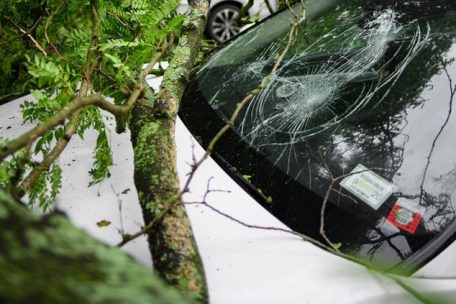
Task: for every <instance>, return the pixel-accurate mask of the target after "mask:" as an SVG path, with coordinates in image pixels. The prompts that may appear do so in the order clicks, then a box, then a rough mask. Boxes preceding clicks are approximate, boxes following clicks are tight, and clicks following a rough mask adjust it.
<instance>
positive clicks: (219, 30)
mask: <svg viewBox="0 0 456 304" xmlns="http://www.w3.org/2000/svg"><path fill="white" fill-rule="evenodd" d="M247 3H248V0H229V1H226V0H212V1H211V4H210V5H211V7H210V12H209V16H208V19H207V25H206V35H207V36H208V37H209V38H210V39H214V40H215V41H217V42H225V41H227V40H229V39H231V38H232V37H234V36H235V35H237V34H238V33H239V31H240V30H241V27H242V25H240V24H239V22H237V20H236V19H237V17H238V14H239V11H240V10H241V8H242V6H243V5H246V4H247ZM187 7H188V2H187V0H183V1H182V4H181V6H180V8H179V11H180V12H184V11H185V10H186V9H187ZM278 7H279V5H278V1H277V0H261V1H259V0H257V1H254V4H253V6H252V7H251V8H250V9H249V10H248V15H247V16H246V17H251V18H255V19H258V20H262V19H264V18H266V17H267V16H269V15H270V14H272V13H274V12H275V11H277V9H278Z"/></svg>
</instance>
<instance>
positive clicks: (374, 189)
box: [340, 164, 394, 210]
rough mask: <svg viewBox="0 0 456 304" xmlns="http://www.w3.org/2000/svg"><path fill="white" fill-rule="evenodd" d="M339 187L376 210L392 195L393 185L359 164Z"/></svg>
mask: <svg viewBox="0 0 456 304" xmlns="http://www.w3.org/2000/svg"><path fill="white" fill-rule="evenodd" d="M340 185H341V186H342V187H343V188H345V189H346V190H347V191H348V192H350V193H352V194H353V195H355V196H356V197H357V198H359V199H360V200H362V201H363V202H365V203H366V204H368V205H369V206H371V207H372V208H374V209H375V210H377V209H378V208H379V207H380V206H381V205H382V204H383V203H384V202H385V201H386V200H387V199H388V197H390V196H391V194H393V188H394V186H393V184H391V183H389V182H388V181H386V180H385V179H384V178H382V177H381V176H379V175H378V174H376V173H374V172H372V171H371V170H369V169H368V168H366V167H365V166H363V165H361V164H359V165H357V166H356V167H355V169H353V171H352V172H350V174H349V175H348V176H347V177H345V178H344V179H343V180H342V182H341V183H340Z"/></svg>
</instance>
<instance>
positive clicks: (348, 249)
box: [181, 1, 456, 268]
mask: <svg viewBox="0 0 456 304" xmlns="http://www.w3.org/2000/svg"><path fill="white" fill-rule="evenodd" d="M326 2H327V1H314V2H313V3H319V5H313V6H312V5H310V7H308V8H307V21H306V22H305V23H304V24H303V25H302V26H301V28H300V31H299V33H298V35H297V38H296V41H295V43H294V45H293V47H292V48H291V49H290V50H289V52H288V53H287V55H286V57H285V60H284V62H283V64H282V65H281V66H280V68H279V69H278V71H277V73H276V74H275V75H274V76H273V78H272V80H271V82H270V83H269V85H268V86H267V88H265V89H263V90H262V91H261V92H260V93H259V94H258V95H257V96H255V98H253V100H251V102H250V103H249V104H248V105H246V107H245V108H244V109H243V111H242V113H241V114H240V115H239V117H238V119H237V121H236V124H235V126H234V127H233V130H232V131H231V132H230V134H228V135H227V136H225V138H223V139H222V140H221V142H220V143H219V145H218V147H217V155H218V157H219V160H220V161H223V162H226V168H228V169H229V170H231V172H233V173H234V174H236V175H237V176H238V177H242V178H241V179H243V182H244V183H245V185H247V186H246V187H250V188H252V189H255V190H256V194H255V195H256V196H257V197H258V198H261V199H259V200H260V201H261V202H262V204H263V205H264V206H265V207H266V208H267V209H268V210H270V211H271V212H272V213H273V214H274V215H275V216H277V217H278V218H279V219H280V220H282V221H283V222H284V223H285V224H287V225H288V226H289V227H291V228H292V229H294V230H296V231H299V232H302V233H305V234H307V235H309V236H311V237H314V238H316V239H318V240H321V241H322V242H325V239H324V238H323V237H322V234H321V233H320V225H321V224H322V223H321V210H322V203H323V202H324V197H327V198H328V200H327V206H326V207H325V210H324V216H323V219H324V221H323V228H324V231H325V235H326V237H327V239H329V240H330V242H331V243H332V245H333V246H335V247H336V248H338V249H339V250H341V251H343V252H345V253H348V254H351V255H354V256H357V257H360V258H362V259H366V260H368V261H371V262H373V263H375V264H377V265H378V266H381V267H385V268H390V267H394V266H396V265H398V264H399V263H401V262H403V261H404V260H407V258H409V257H411V256H413V255H414V254H415V253H417V252H419V251H420V250H423V248H426V246H427V245H429V244H430V242H431V241H432V240H433V239H435V238H436V237H437V236H439V235H440V234H441V233H442V232H443V231H444V230H445V229H446V228H448V227H450V226H451V224H452V222H453V220H454V218H455V209H454V207H455V206H454V203H453V201H454V199H455V193H456V192H455V189H456V157H455V155H456V154H455V151H456V140H455V138H456V118H455V117H454V115H452V107H453V100H454V95H455V91H456V87H455V85H456V64H455V61H454V58H455V56H456V45H455V44H454V42H455V37H456V30H455V28H456V14H455V12H454V11H453V10H454V4H451V3H450V1H448V2H445V1H407V2H403V1H398V3H396V2H395V1H342V2H340V3H339V4H338V5H331V4H332V3H330V2H331V1H329V2H328V3H329V5H327V6H325V3H326ZM332 2H334V1H332ZM294 9H295V10H296V12H298V13H299V11H300V7H299V6H294ZM290 18H292V13H290V12H289V11H288V10H285V11H283V12H281V13H279V14H277V15H275V16H273V17H272V18H269V19H268V20H266V21H265V22H263V23H261V24H260V25H259V26H257V27H256V28H254V29H252V30H250V31H248V32H247V33H244V34H243V35H241V36H240V37H239V38H237V39H235V40H234V41H233V42H231V43H229V44H228V45H227V46H226V47H224V48H222V49H221V50H220V51H218V52H215V53H214V54H213V55H212V56H211V57H210V58H209V59H208V60H207V62H206V63H205V64H204V65H203V66H202V68H201V69H200V70H199V71H198V72H197V73H196V75H195V78H194V80H193V82H192V83H191V84H190V86H189V87H188V89H187V91H186V93H185V96H184V103H183V111H182V114H181V116H182V118H183V120H184V122H186V124H187V125H188V126H189V127H190V129H191V130H192V132H193V133H194V134H195V135H196V136H197V137H198V138H199V139H201V141H202V142H203V144H204V143H206V144H207V142H208V141H209V140H210V139H211V138H212V136H213V135H214V132H215V131H216V130H218V129H219V128H220V127H221V126H222V125H223V123H224V121H226V120H227V118H228V117H230V116H231V115H232V113H233V111H234V109H235V107H236V104H237V103H238V102H239V101H240V100H242V99H243V98H244V97H245V96H246V95H247V94H248V92H250V91H251V90H253V89H254V88H256V87H257V86H258V85H259V84H260V82H261V81H262V79H263V78H264V77H266V76H267V75H268V74H269V73H270V71H271V69H272V67H273V65H274V63H275V61H276V57H277V54H278V53H280V52H281V51H282V50H283V48H284V47H285V45H286V43H287V39H288V37H287V36H288V31H289V29H290Z"/></svg>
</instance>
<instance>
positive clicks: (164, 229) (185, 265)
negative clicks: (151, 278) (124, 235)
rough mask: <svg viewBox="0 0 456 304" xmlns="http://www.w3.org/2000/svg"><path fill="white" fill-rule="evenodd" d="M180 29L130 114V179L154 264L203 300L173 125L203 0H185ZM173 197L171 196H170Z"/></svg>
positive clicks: (205, 6)
mask: <svg viewBox="0 0 456 304" xmlns="http://www.w3.org/2000/svg"><path fill="white" fill-rule="evenodd" d="M189 3H190V7H189V11H188V12H187V18H186V21H185V22H184V25H183V33H182V35H181V37H180V39H179V43H178V46H177V47H176V49H175V50H174V54H173V59H172V61H171V63H170V67H169V68H168V70H167V71H166V72H165V74H164V80H163V82H162V85H161V88H160V92H159V96H157V98H155V99H154V96H152V94H151V93H147V92H146V93H145V94H144V96H143V97H142V99H140V100H139V101H138V102H137V103H136V104H135V106H134V108H133V110H132V113H131V121H130V129H131V140H132V143H133V148H134V156H135V159H134V165H135V184H136V188H137V191H138V196H139V201H140V204H141V207H142V210H143V215H144V219H145V222H146V224H147V223H150V222H151V221H155V220H157V219H159V220H158V221H157V223H156V224H155V225H154V226H153V227H152V228H151V229H149V231H148V240H149V247H150V250H151V253H152V256H153V259H154V268H155V269H156V270H157V271H158V273H159V274H160V275H161V276H162V277H163V278H164V279H165V280H166V281H167V282H168V283H170V284H172V285H174V286H177V288H178V289H180V290H181V291H182V293H184V294H192V295H194V296H195V298H196V299H197V300H198V301H200V302H207V301H208V298H207V297H208V295H207V287H206V282H205V277H204V270H203V266H202V262H201V259H200V256H199V253H198V250H197V247H196V244H195V241H194V237H193V233H192V229H191V225H190V222H189V219H188V217H187V214H186V211H185V207H184V206H183V205H182V204H181V201H180V198H179V181H178V177H177V170H176V149H175V143H174V130H175V121H176V116H177V112H178V109H179V102H180V99H181V96H182V94H183V91H184V88H185V85H186V84H187V81H188V77H189V74H190V71H191V69H192V68H193V65H194V62H195V60H196V57H197V55H198V52H199V50H200V45H201V36H202V33H203V30H204V26H205V20H206V15H207V11H208V4H207V1H189ZM173 198H174V199H173Z"/></svg>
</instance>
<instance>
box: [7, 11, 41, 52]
mask: <svg viewBox="0 0 456 304" xmlns="http://www.w3.org/2000/svg"><path fill="white" fill-rule="evenodd" d="M5 18H6V19H8V20H9V21H10V22H11V23H12V24H13V25H14V26H15V27H16V28H17V29H18V30H19V31H20V32H21V33H23V34H24V35H26V36H27V37H29V38H30V40H32V42H33V44H34V45H35V47H36V48H37V49H38V50H39V51H40V52H41V53H43V55H44V56H46V57H47V52H46V51H45V50H44V49H43V47H42V46H41V45H40V44H39V43H38V41H36V39H35V38H33V36H32V35H31V34H30V33H29V32H27V31H26V30H24V29H23V28H22V27H20V26H19V25H18V24H16V22H14V20H13V19H12V18H11V17H9V16H5Z"/></svg>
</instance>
